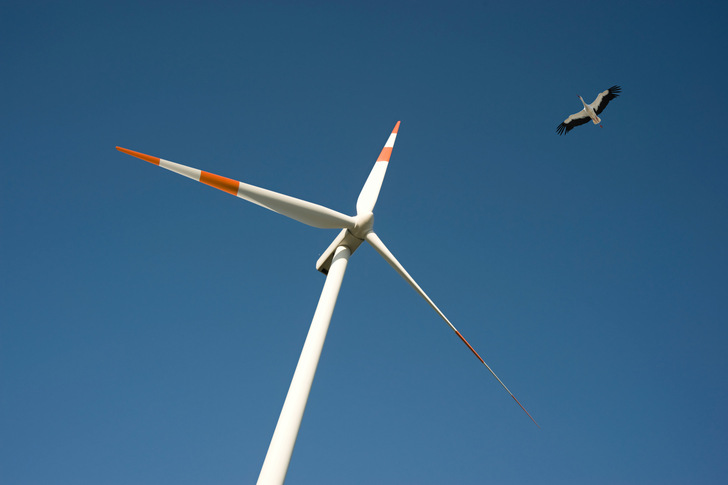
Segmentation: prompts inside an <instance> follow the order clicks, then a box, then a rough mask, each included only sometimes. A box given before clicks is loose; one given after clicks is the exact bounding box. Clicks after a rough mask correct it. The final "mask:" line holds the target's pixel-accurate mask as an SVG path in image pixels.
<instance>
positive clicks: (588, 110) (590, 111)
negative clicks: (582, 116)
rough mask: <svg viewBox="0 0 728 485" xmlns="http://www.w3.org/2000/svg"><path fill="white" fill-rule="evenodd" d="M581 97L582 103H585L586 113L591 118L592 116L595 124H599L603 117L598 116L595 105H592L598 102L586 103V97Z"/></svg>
mask: <svg viewBox="0 0 728 485" xmlns="http://www.w3.org/2000/svg"><path fill="white" fill-rule="evenodd" d="M579 99H580V100H581V104H583V105H584V111H586V114H587V115H588V116H589V118H591V120H592V123H594V124H595V125H598V124H599V123H601V122H602V120H601V118H599V117H598V116H597V114H596V112H595V111H594V106H592V105H593V104H595V103H596V102H594V103H592V104H586V101H584V98H582V97H581V96H579Z"/></svg>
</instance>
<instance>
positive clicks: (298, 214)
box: [116, 147, 354, 229]
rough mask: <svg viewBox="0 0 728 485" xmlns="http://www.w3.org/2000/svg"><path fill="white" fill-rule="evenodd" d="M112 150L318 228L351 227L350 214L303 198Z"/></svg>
mask: <svg viewBox="0 0 728 485" xmlns="http://www.w3.org/2000/svg"><path fill="white" fill-rule="evenodd" d="M116 149H117V150H119V151H120V152H123V153H126V154H127V155H131V156H133V157H137V158H140V159H142V160H145V161H147V162H149V163H153V164H154V165H159V166H160V167H162V168H166V169H167V170H171V171H172V172H175V173H178V174H180V175H184V176H185V177H188V178H191V179H192V180H196V181H198V182H202V183H203V184H207V185H209V186H210V187H215V188H216V189H220V190H222V191H224V192H227V193H229V194H232V195H235V196H236V197H240V198H241V199H244V200H247V201H249V202H252V203H254V204H257V205H259V206H261V207H265V208H266V209H269V210H272V211H273V212H277V213H279V214H282V215H284V216H287V217H290V218H291V219H295V220H297V221H299V222H303V223H304V224H307V225H309V226H313V227H319V228H322V229H343V228H347V229H351V228H353V227H354V218H353V217H351V216H347V215H346V214H342V213H340V212H337V211H335V210H332V209H328V208H326V207H324V206H321V205H318V204H314V203H312V202H306V201H305V200H301V199H297V198H295V197H290V196H288V195H283V194H279V193H278V192H273V191H272V190H267V189H263V188H260V187H256V186H254V185H249V184H246V183H243V182H238V181H237V180H233V179H229V178H227V177H221V176H220V175H215V174H214V173H210V172H205V171H202V170H198V169H196V168H192V167H187V166H185V165H181V164H179V163H174V162H170V161H169V160H164V159H162V158H158V157H153V156H151V155H145V154H144V153H139V152H135V151H133V150H127V149H126V148H121V147H116Z"/></svg>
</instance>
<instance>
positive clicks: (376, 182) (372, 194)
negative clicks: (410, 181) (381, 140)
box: [356, 121, 399, 214]
mask: <svg viewBox="0 0 728 485" xmlns="http://www.w3.org/2000/svg"><path fill="white" fill-rule="evenodd" d="M397 131H399V121H398V122H397V124H396V125H394V129H393V130H392V134H391V135H389V139H388V140H387V143H385V144H384V148H382V152H381V153H380V154H379V157H377V161H376V162H375V163H374V167H372V171H371V172H369V177H367V181H366V182H365V183H364V187H362V189H361V192H360V193H359V198H358V199H357V201H356V213H357V214H366V213H367V212H371V211H373V210H374V206H375V205H376V203H377V198H378V197H379V189H381V188H382V182H384V175H385V174H386V173H387V166H388V165H389V157H390V156H392V148H394V141H395V140H396V139H397Z"/></svg>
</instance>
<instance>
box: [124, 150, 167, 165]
mask: <svg viewBox="0 0 728 485" xmlns="http://www.w3.org/2000/svg"><path fill="white" fill-rule="evenodd" d="M116 149H117V150H119V151H120V152H122V153H126V154H127V155H131V156H132V157H136V158H139V159H141V160H144V161H145V162H149V163H153V164H154V165H159V160H160V159H159V157H153V156H151V155H146V154H144V153H140V152H135V151H134V150H129V149H128V148H122V147H116Z"/></svg>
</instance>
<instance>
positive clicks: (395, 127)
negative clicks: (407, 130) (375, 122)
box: [392, 121, 399, 133]
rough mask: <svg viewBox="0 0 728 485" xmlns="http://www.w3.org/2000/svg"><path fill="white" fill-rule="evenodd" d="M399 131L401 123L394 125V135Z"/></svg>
mask: <svg viewBox="0 0 728 485" xmlns="http://www.w3.org/2000/svg"><path fill="white" fill-rule="evenodd" d="M398 130H399V121H398V122H397V124H396V125H394V129H393V130H392V133H397V131H398Z"/></svg>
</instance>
